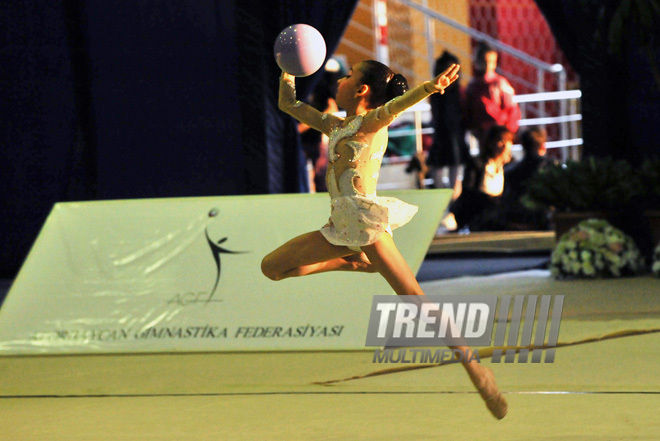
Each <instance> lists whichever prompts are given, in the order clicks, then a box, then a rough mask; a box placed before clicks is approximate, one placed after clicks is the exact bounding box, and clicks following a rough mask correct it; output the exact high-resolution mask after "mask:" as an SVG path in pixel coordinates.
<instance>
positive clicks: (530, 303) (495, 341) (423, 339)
mask: <svg viewBox="0 0 660 441" xmlns="http://www.w3.org/2000/svg"><path fill="white" fill-rule="evenodd" d="M511 299H512V296H509V295H505V296H502V297H501V298H500V299H499V300H500V302H499V309H497V302H498V297H497V296H492V295H429V296H374V298H373V302H372V307H371V316H370V319H369V328H368V330H367V339H366V346H372V347H373V346H380V347H384V349H377V350H376V351H375V353H374V358H373V362H374V363H376V362H378V363H440V362H451V361H463V360H462V359H461V356H462V353H461V351H459V350H457V349H419V348H429V347H438V346H443V347H444V346H448V347H452V348H453V347H456V346H471V347H485V346H492V347H493V348H492V351H491V350H489V353H491V361H492V362H493V363H500V362H501V361H502V356H503V355H504V362H505V363H513V362H515V359H516V354H517V355H518V363H526V362H527V361H528V359H529V358H530V357H529V355H530V352H531V355H532V356H531V362H532V363H540V362H541V359H542V355H543V352H545V360H544V361H545V363H552V362H554V357H555V347H556V346H557V340H558V337H559V324H560V321H561V313H562V308H563V304H564V296H563V295H559V296H550V295H545V296H540V302H539V296H537V295H526V296H525V295H518V296H514V297H513V304H512V302H511ZM551 304H552V308H551ZM511 307H513V308H511ZM496 309H497V314H496ZM507 331H508V332H507ZM546 334H547V340H546ZM532 338H533V342H532ZM412 347H416V348H417V349H406V348H412ZM482 355H483V350H482ZM473 358H474V359H478V360H480V354H479V350H478V349H472V354H471V359H473Z"/></svg>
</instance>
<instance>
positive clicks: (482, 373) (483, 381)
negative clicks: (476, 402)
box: [468, 365, 508, 420]
mask: <svg viewBox="0 0 660 441" xmlns="http://www.w3.org/2000/svg"><path fill="white" fill-rule="evenodd" d="M468 374H469V375H470V379H471V380H472V383H474V385H475V387H476V388H477V390H478V391H479V395H481V398H482V399H483V400H484V402H485V403H486V407H487V408H488V410H489V411H490V413H492V414H493V416H494V417H495V418H497V419H498V420H501V419H502V418H504V417H505V416H506V413H507V410H508V405H507V402H506V400H505V399H504V396H503V395H502V392H500V391H499V389H498V388H497V384H495V376H494V375H493V371H491V370H490V369H488V368H487V367H484V366H481V365H478V367H477V368H476V369H470V370H469V371H468Z"/></svg>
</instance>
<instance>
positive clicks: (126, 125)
mask: <svg viewBox="0 0 660 441" xmlns="http://www.w3.org/2000/svg"><path fill="white" fill-rule="evenodd" d="M355 5H356V0H349V1H341V2H312V1H306V0H278V1H270V2H264V1H256V0H242V1H240V2H236V1H234V0H215V1H214V0H195V1H185V2H182V1H178V0H164V1H159V2H154V1H148V0H132V1H107V0H89V1H84V0H62V1H52V0H26V1H12V2H9V4H3V7H2V8H1V10H0V66H2V67H1V68H0V86H1V87H0V89H1V92H0V93H2V99H0V106H1V110H0V112H1V116H0V118H1V120H0V121H1V122H0V124H1V125H0V143H1V146H2V147H1V152H2V160H1V161H0V184H1V188H2V198H1V200H0V237H1V238H2V241H1V243H2V245H1V247H0V274H1V275H4V276H8V277H11V276H12V275H13V274H14V273H15V272H16V271H17V270H18V268H19V267H20V265H21V263H22V261H23V259H24V258H25V256H26V255H27V253H28V251H29V247H30V245H31V244H32V242H33V241H34V239H35V238H36V236H37V234H38V231H39V229H40V227H41V225H42V224H43V222H44V220H45V218H46V216H47V215H48V213H49V211H50V210H51V208H52V206H53V204H54V203H56V202H60V201H76V200H94V199H128V198H158V197H179V196H183V197H185V196H207V195H235V194H255V193H283V192H298V191H301V190H304V189H305V185H306V181H305V180H304V179H301V178H302V176H303V174H302V173H303V170H304V168H303V167H302V166H301V164H302V162H301V161H302V155H301V149H300V147H299V144H298V138H297V132H296V130H295V124H294V122H293V121H292V120H291V118H290V117H288V116H286V115H284V114H283V113H282V112H279V111H278V110H277V87H278V77H279V69H278V67H277V65H276V64H275V62H274V59H273V43H274V41H275V37H276V36H277V34H278V33H279V32H280V31H281V30H282V29H283V28H284V27H286V26H288V25H290V24H294V23H308V24H310V25H312V26H314V27H316V28H317V29H319V30H320V31H321V33H322V34H323V35H324V37H325V39H326V44H327V46H328V53H330V54H331V53H332V51H333V50H334V47H335V46H336V45H337V43H338V41H339V38H340V36H341V34H342V33H343V30H344V27H345V26H346V24H347V22H348V20H349V18H350V16H351V15H352V12H353V9H354V8H355ZM314 81H315V77H309V78H306V79H304V80H303V81H300V82H299V85H298V90H299V94H304V93H305V90H306V89H308V88H309V87H310V85H313V83H314Z"/></svg>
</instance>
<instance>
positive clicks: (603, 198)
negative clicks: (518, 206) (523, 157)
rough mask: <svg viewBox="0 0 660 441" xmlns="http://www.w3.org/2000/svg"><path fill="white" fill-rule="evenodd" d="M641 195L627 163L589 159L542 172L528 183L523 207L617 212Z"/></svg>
mask: <svg viewBox="0 0 660 441" xmlns="http://www.w3.org/2000/svg"><path fill="white" fill-rule="evenodd" d="M640 193H641V184H640V181H639V179H638V178H637V177H636V176H635V173H634V172H633V169H632V166H631V165H630V164H629V163H628V162H626V161H623V160H613V159H612V158H594V157H590V158H587V159H585V160H583V161H568V162H566V164H555V165H550V166H548V167H545V168H544V169H542V170H541V171H540V172H539V173H538V174H537V175H536V176H535V177H533V178H532V179H531V180H530V181H529V182H528V187H527V193H526V194H525V196H523V203H524V204H525V205H526V206H527V207H528V208H532V209H539V208H542V209H547V208H554V209H555V210H558V211H563V212H575V211H608V212H616V211H618V210H621V209H622V208H623V207H625V206H626V205H627V204H630V203H631V202H632V201H633V199H634V198H636V197H638V196H639V194H640Z"/></svg>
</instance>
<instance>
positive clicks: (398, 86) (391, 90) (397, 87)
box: [387, 74, 408, 99]
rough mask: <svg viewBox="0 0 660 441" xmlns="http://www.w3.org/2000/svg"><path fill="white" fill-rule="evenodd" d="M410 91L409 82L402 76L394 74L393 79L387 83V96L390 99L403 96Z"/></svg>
mask: <svg viewBox="0 0 660 441" xmlns="http://www.w3.org/2000/svg"><path fill="white" fill-rule="evenodd" d="M406 91H408V80H406V77H404V76H403V75H401V74H394V76H393V77H392V79H390V81H389V82H388V83H387V95H388V97H389V99H392V98H395V97H397V96H399V95H403V94H404V93H406Z"/></svg>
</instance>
